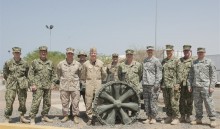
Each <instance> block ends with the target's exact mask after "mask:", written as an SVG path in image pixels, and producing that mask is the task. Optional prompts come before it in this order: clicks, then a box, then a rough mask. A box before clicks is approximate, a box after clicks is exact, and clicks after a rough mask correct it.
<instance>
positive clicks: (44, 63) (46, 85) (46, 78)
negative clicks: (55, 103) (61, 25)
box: [28, 46, 57, 124]
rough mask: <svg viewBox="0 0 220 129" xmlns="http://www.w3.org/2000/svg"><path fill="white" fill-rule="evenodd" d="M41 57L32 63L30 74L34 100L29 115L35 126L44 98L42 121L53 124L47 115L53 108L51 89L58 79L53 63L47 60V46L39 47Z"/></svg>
mask: <svg viewBox="0 0 220 129" xmlns="http://www.w3.org/2000/svg"><path fill="white" fill-rule="evenodd" d="M39 55H40V58H39V59H35V60H33V61H32V63H31V66H30V69H29V72H28V77H29V79H30V83H31V90H32V92H33V100H32V104H31V110H30V114H29V115H30V117H31V124H35V117H36V114H37V113H38V110H39V107H40V103H41V99H42V98H43V110H42V112H41V115H42V120H43V121H46V122H53V121H52V120H51V119H49V118H48V117H47V115H48V112H49V110H50V107H51V89H52V88H53V87H54V85H55V82H56V80H57V78H56V75H55V72H54V71H55V70H54V65H53V63H52V61H51V60H49V59H47V47H46V46H40V47H39Z"/></svg>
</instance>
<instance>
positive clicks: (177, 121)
mask: <svg viewBox="0 0 220 129" xmlns="http://www.w3.org/2000/svg"><path fill="white" fill-rule="evenodd" d="M179 123H180V121H179V119H178V118H175V119H173V121H172V122H171V123H170V124H171V125H177V124H179Z"/></svg>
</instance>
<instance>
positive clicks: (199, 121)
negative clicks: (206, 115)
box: [190, 119, 202, 125]
mask: <svg viewBox="0 0 220 129" xmlns="http://www.w3.org/2000/svg"><path fill="white" fill-rule="evenodd" d="M190 124H191V125H197V124H202V120H200V119H196V120H193V121H191V122H190Z"/></svg>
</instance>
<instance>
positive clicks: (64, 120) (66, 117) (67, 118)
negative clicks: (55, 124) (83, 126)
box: [61, 115, 69, 123]
mask: <svg viewBox="0 0 220 129" xmlns="http://www.w3.org/2000/svg"><path fill="white" fill-rule="evenodd" d="M68 120H69V116H68V115H67V116H64V117H63V119H62V120H61V122H62V123H64V122H67V121H68Z"/></svg>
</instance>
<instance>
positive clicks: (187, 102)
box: [178, 45, 193, 123]
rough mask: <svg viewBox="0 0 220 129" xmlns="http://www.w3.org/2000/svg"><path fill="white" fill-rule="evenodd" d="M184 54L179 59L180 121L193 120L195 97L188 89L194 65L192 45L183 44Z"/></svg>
mask: <svg viewBox="0 0 220 129" xmlns="http://www.w3.org/2000/svg"><path fill="white" fill-rule="evenodd" d="M183 54H184V57H182V58H180V59H179V62H180V63H179V70H178V74H179V77H180V87H181V90H180V102H179V103H180V105H179V110H180V114H181V117H180V122H187V123H189V122H191V119H190V115H192V109H193V105H192V104H193V98H192V93H190V92H189V91H188V87H187V79H188V76H189V70H190V68H191V66H192V61H193V59H192V57H191V54H192V53H191V45H184V46H183Z"/></svg>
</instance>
